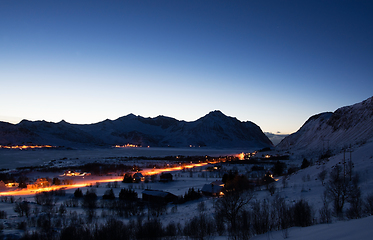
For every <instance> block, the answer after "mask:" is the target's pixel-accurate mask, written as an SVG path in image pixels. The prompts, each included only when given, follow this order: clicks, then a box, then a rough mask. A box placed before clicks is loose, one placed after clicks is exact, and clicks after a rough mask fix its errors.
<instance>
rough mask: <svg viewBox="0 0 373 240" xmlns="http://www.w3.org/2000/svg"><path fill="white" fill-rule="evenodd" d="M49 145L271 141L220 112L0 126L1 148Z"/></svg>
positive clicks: (259, 145)
mask: <svg viewBox="0 0 373 240" xmlns="http://www.w3.org/2000/svg"><path fill="white" fill-rule="evenodd" d="M27 142H31V143H34V144H49V145H57V146H74V147H77V146H88V145H91V146H112V145H117V144H118V145H125V144H128V143H130V144H136V145H141V146H151V147H209V148H264V147H271V146H272V142H271V141H270V140H269V139H268V138H267V137H266V136H265V135H264V133H263V132H262V130H261V129H260V127H258V126H257V125H256V124H254V123H252V122H241V121H239V120H238V119H236V118H233V117H228V116H226V115H224V114H223V113H222V112H220V111H213V112H210V113H209V114H207V115H206V116H204V117H202V118H200V119H198V120H196V121H193V122H185V121H179V120H176V119H174V118H170V117H165V116H158V117H156V118H144V117H141V116H135V115H133V114H130V115H127V116H124V117H121V118H118V119H116V120H105V121H102V122H99V123H95V124H87V125H80V124H70V123H67V122H65V121H61V122H59V123H52V122H46V121H35V122H31V121H27V120H23V121H22V122H20V123H19V124H16V125H13V124H9V123H0V145H6V144H13V145H14V144H24V143H27Z"/></svg>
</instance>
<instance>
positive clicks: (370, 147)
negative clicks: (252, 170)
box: [0, 141, 373, 240]
mask: <svg viewBox="0 0 373 240" xmlns="http://www.w3.org/2000/svg"><path fill="white" fill-rule="evenodd" d="M121 150H122V149H120V150H119V151H121ZM45 152H48V153H47V154H46V156H44V157H42V158H43V160H40V162H43V163H44V162H45V161H50V160H51V158H52V159H53V154H52V153H53V152H54V151H45ZM56 152H58V151H56ZM74 152H75V153H78V152H79V151H75V150H74ZM74 152H70V151H66V153H65V155H63V154H62V155H58V156H55V157H54V158H55V159H60V158H62V157H67V158H71V159H74V158H75V160H76V158H79V159H78V161H80V160H82V159H85V161H89V160H93V161H95V160H97V159H101V158H102V157H108V155H107V153H102V152H101V153H99V152H90V153H87V154H85V150H82V151H81V152H82V154H83V155H84V154H85V155H84V156H83V155H79V156H78V155H74V154H73V153H74ZM188 152H189V151H187V153H188ZM30 153H31V155H37V153H38V152H37V151H35V152H31V151H30V152H20V153H19V154H18V156H21V155H22V156H23V157H26V156H27V155H28V154H30ZM39 153H40V152H39ZM110 153H111V156H119V155H120V154H123V152H122V153H120V154H119V153H118V155H116V153H115V151H110ZM128 153H130V152H128ZM187 153H180V152H166V153H165V154H164V155H163V156H169V155H192V154H191V153H190V152H189V154H187ZM199 153H200V152H199ZM226 153H227V151H226V150H216V151H215V155H224V154H226ZM231 153H233V154H236V153H237V150H234V151H233V150H232V152H231ZM151 154H154V153H151ZM204 154H208V153H204ZM212 154H214V153H213V152H211V153H210V155H212ZM196 155H198V151H197V153H196ZM1 156H3V155H1ZM76 156H78V157H76ZM132 156H135V155H132ZM148 156H150V155H148ZM157 156H161V155H157ZM351 156H352V161H353V163H354V171H355V172H357V173H359V174H360V185H359V186H360V188H361V190H362V194H363V197H365V196H366V195H367V194H370V193H373V177H372V172H373V141H369V142H368V143H366V144H365V145H363V146H361V147H359V148H355V149H353V152H352V154H351ZM305 157H306V156H305ZM344 157H345V159H346V161H348V160H349V158H350V154H349V153H346V154H344V153H343V152H341V153H339V154H337V155H335V156H333V157H331V158H330V159H328V160H325V161H323V162H320V163H316V161H315V160H316V159H312V157H311V158H309V159H312V160H313V161H314V163H315V164H314V165H313V166H310V167H308V168H305V169H302V170H299V171H298V172H296V173H294V174H292V175H290V176H288V177H287V179H286V185H285V186H284V185H283V183H284V182H283V179H282V178H283V177H281V178H279V179H278V181H277V182H275V183H274V185H275V186H276V193H275V195H276V194H277V195H279V196H282V197H284V199H285V200H286V201H287V202H288V203H292V202H295V201H297V200H300V199H305V200H307V201H308V202H309V204H310V205H311V206H312V208H313V210H314V212H315V218H317V217H318V210H319V209H320V208H321V206H322V200H321V196H322V194H323V192H324V190H325V187H324V186H323V185H322V183H321V181H320V180H319V179H317V178H318V177H317V175H318V174H319V173H320V172H321V171H322V170H324V169H325V170H327V171H329V172H330V170H331V169H332V168H333V167H334V166H335V165H336V164H341V163H343V159H344ZM32 158H33V157H30V159H32ZM20 162H21V161H19V162H18V164H19V163H20ZM37 162H38V160H37V159H36V160H35V158H34V164H36V163H37ZM290 162H291V163H292V164H295V160H294V159H293V160H290ZM300 164H301V162H300V161H299V162H298V166H299V165H300ZM26 165H29V164H26ZM247 167H248V166H247V165H241V164H231V165H224V168H225V171H227V170H229V169H231V168H237V169H238V170H239V171H240V172H242V173H244V172H246V171H247ZM203 168H204V167H201V171H200V169H198V168H197V169H195V171H194V172H192V173H190V172H182V171H176V172H173V173H172V174H173V176H174V181H173V182H169V183H160V182H154V183H138V184H136V183H132V184H128V183H122V182H120V183H119V186H118V187H117V188H114V189H113V190H114V194H115V196H116V197H118V194H119V191H120V189H121V188H132V189H134V190H135V191H136V192H137V193H138V196H139V197H140V198H141V193H142V191H143V190H144V189H147V188H148V189H154V190H163V191H168V192H171V193H173V194H175V195H183V194H184V193H185V192H186V191H188V189H189V188H191V187H193V188H195V189H201V188H202V186H203V185H204V184H206V183H211V182H213V181H215V180H221V174H219V173H207V172H203V171H202V170H203ZM202 174H203V175H202ZM86 189H95V190H96V193H97V196H98V197H99V198H101V197H102V195H103V194H104V193H105V191H107V190H108V189H109V188H108V187H107V185H106V184H105V183H101V184H100V185H99V186H98V187H96V186H93V187H84V188H83V189H82V190H83V193H85V191H86ZM74 191H75V189H67V190H66V195H65V196H62V197H58V201H57V204H56V206H59V205H60V204H61V203H63V202H64V201H66V200H68V199H71V198H72V196H73V193H74ZM255 195H256V199H268V200H269V201H271V200H273V199H274V197H275V196H271V195H270V193H269V192H268V191H267V190H265V189H264V187H263V189H262V190H259V191H256V192H255ZM22 198H26V200H28V201H30V202H35V200H34V196H33V195H29V196H23V197H22ZM214 201H215V200H214V199H213V198H209V197H204V198H201V199H199V200H195V201H191V202H187V203H184V204H181V205H177V207H176V208H177V209H173V210H171V208H172V207H173V205H169V207H168V210H167V212H166V213H164V214H162V215H161V216H160V220H161V221H162V223H163V224H164V225H167V224H168V223H171V222H175V223H179V222H180V223H181V224H183V223H184V222H186V221H188V220H190V219H192V218H193V217H194V216H196V215H198V214H199V213H200V211H199V210H198V206H199V204H200V203H201V202H204V203H205V208H206V210H205V212H204V214H206V215H210V216H212V215H213V212H214V208H213V205H214ZM32 206H33V207H34V206H36V204H34V203H33V204H32ZM13 208H14V205H13V204H11V203H9V202H7V203H3V202H1V203H0V209H1V210H3V211H6V212H7V215H8V218H7V219H2V220H0V221H1V222H2V223H3V225H4V226H5V229H4V232H6V231H14V230H11V228H8V229H7V228H6V226H10V225H12V224H13V225H14V223H15V222H18V221H20V220H22V218H19V217H18V216H17V214H16V213H15V212H14V209H13ZM67 211H68V212H72V211H76V212H77V213H78V214H81V216H83V215H84V211H83V209H82V208H70V207H68V208H67ZM102 211H105V210H102V209H98V210H97V216H98V219H101V220H99V221H103V219H102V218H100V216H101V214H102ZM23 218H24V217H23ZM122 220H123V221H125V222H128V220H129V219H125V218H123V219H122ZM372 223H373V217H372V216H370V217H367V218H363V219H358V220H350V221H340V220H337V219H333V223H332V224H321V225H314V226H310V227H306V228H298V227H296V228H295V227H293V228H290V229H289V230H288V238H289V239H304V240H308V239H320V240H321V239H342V240H344V239H370V238H371V236H372V235H373V228H371V226H372ZM283 237H284V232H283V231H277V232H269V233H266V234H263V235H259V236H255V237H253V238H252V239H256V240H260V239H283ZM226 238H227V236H219V237H218V236H216V239H226Z"/></svg>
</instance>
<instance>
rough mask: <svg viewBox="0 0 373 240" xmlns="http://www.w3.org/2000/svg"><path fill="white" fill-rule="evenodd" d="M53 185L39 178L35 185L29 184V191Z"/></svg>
mask: <svg viewBox="0 0 373 240" xmlns="http://www.w3.org/2000/svg"><path fill="white" fill-rule="evenodd" d="M50 185H51V183H50V182H49V181H48V179H46V178H38V179H37V180H36V182H34V183H33V184H27V189H37V188H44V187H49V186H50Z"/></svg>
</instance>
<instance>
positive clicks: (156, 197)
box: [142, 189, 177, 203]
mask: <svg viewBox="0 0 373 240" xmlns="http://www.w3.org/2000/svg"><path fill="white" fill-rule="evenodd" d="M142 200H143V201H148V202H163V203H168V202H174V201H176V200H177V196H176V195H174V194H172V193H169V192H164V191H161V190H150V189H146V190H144V191H143V192H142Z"/></svg>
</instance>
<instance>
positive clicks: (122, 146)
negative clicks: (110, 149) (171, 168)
mask: <svg viewBox="0 0 373 240" xmlns="http://www.w3.org/2000/svg"><path fill="white" fill-rule="evenodd" d="M114 147H115V148H137V147H140V146H139V145H136V144H129V143H127V144H126V145H115V146H114ZM148 147H149V146H148Z"/></svg>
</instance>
